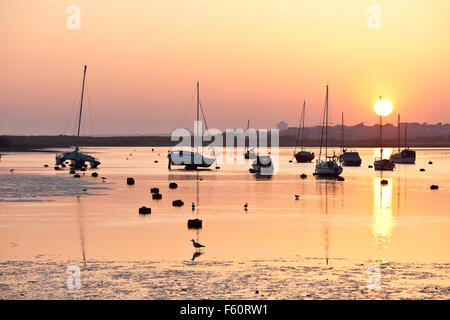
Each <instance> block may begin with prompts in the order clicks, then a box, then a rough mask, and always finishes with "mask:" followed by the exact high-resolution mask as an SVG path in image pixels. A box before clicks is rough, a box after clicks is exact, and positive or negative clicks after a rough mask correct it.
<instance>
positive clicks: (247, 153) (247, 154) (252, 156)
mask: <svg viewBox="0 0 450 320" xmlns="http://www.w3.org/2000/svg"><path fill="white" fill-rule="evenodd" d="M248 129H250V119H248V121H247V132H248ZM249 143H250V142H249ZM244 158H245V159H256V152H255V149H254V148H251V149H250V150H249V146H248V145H247V146H246V151H245V153H244Z"/></svg>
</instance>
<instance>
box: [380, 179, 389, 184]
mask: <svg viewBox="0 0 450 320" xmlns="http://www.w3.org/2000/svg"><path fill="white" fill-rule="evenodd" d="M380 183H381V184H382V185H385V184H388V181H387V180H386V179H383V180H381V181H380Z"/></svg>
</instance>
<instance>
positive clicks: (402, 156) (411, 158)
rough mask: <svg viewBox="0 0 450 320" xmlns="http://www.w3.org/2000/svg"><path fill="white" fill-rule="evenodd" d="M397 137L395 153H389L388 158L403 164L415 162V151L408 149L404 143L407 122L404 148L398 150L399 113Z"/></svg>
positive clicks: (406, 127)
mask: <svg viewBox="0 0 450 320" xmlns="http://www.w3.org/2000/svg"><path fill="white" fill-rule="evenodd" d="M397 129H398V137H397V144H398V147H397V150H398V152H397V153H394V154H392V155H391V157H390V160H391V161H392V162H394V163H403V164H415V163H416V152H415V151H414V150H410V149H409V147H408V146H407V145H406V132H407V129H408V124H407V123H405V149H403V150H402V151H400V114H399V115H398V124H397Z"/></svg>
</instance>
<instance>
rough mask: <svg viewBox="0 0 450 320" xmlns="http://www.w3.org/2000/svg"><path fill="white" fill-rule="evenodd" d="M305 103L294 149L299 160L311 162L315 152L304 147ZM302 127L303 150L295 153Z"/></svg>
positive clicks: (296, 158)
mask: <svg viewBox="0 0 450 320" xmlns="http://www.w3.org/2000/svg"><path fill="white" fill-rule="evenodd" d="M305 104H306V102H305V101H303V108H302V114H301V116H300V124H299V125H298V131H297V139H296V141H295V149H294V157H295V160H297V162H311V161H312V160H313V159H314V152H309V151H306V150H305V147H304V145H305V144H304V136H305ZM300 128H301V130H302V146H301V150H300V151H299V152H297V153H295V151H296V149H297V145H298V137H299V135H300Z"/></svg>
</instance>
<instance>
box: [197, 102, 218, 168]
mask: <svg viewBox="0 0 450 320" xmlns="http://www.w3.org/2000/svg"><path fill="white" fill-rule="evenodd" d="M199 103H200V110H201V111H202V117H203V121H204V122H205V127H206V131H208V130H209V129H208V124H207V123H206V117H205V113H204V112H203V106H202V102H201V101H199ZM208 147H209V148H211V149H212V151H213V154H214V159H216V151H215V150H214V147H210V146H209V145H208Z"/></svg>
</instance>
